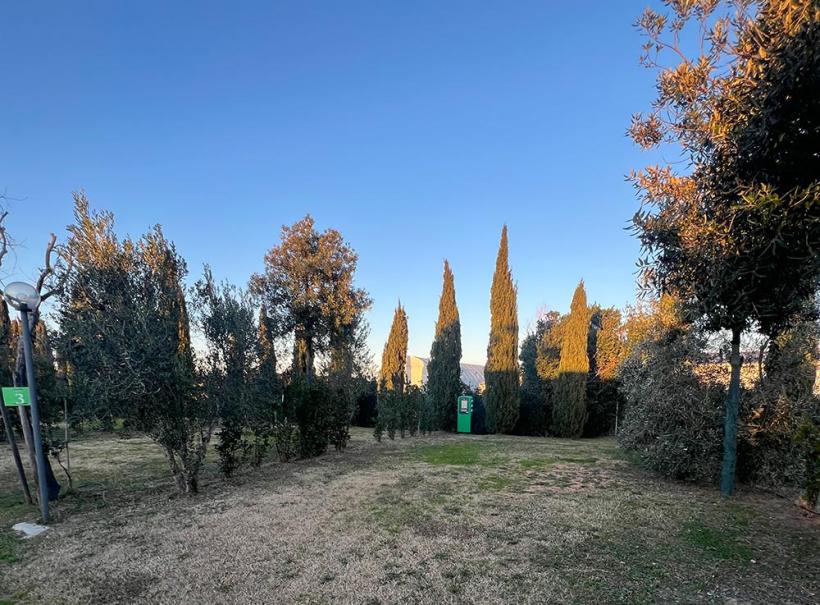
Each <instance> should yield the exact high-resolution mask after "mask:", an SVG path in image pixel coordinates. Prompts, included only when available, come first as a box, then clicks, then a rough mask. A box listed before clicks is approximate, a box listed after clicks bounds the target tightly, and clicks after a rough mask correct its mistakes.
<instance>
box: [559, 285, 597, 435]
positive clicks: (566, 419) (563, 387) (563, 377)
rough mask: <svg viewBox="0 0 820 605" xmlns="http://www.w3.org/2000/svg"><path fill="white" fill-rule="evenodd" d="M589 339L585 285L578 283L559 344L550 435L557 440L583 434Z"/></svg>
mask: <svg viewBox="0 0 820 605" xmlns="http://www.w3.org/2000/svg"><path fill="white" fill-rule="evenodd" d="M588 337H589V309H588V308H587V293H586V291H585V290H584V281H583V280H581V282H580V283H579V284H578V287H577V288H575V294H573V296H572V305H571V306H570V312H569V316H568V317H567V320H566V323H565V326H564V330H563V339H562V340H561V359H560V361H559V362H558V379H557V380H556V382H555V398H554V403H553V406H552V431H553V433H555V435H557V436H558V437H580V436H581V433H582V431H583V430H584V423H585V422H586V419H587V402H586V386H587V375H588V374H589V356H588V352H587V341H588Z"/></svg>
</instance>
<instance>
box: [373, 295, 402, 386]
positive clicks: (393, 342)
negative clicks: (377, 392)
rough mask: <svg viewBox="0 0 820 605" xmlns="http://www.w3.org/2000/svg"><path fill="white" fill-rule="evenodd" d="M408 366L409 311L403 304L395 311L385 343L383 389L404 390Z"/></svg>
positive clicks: (382, 372)
mask: <svg viewBox="0 0 820 605" xmlns="http://www.w3.org/2000/svg"><path fill="white" fill-rule="evenodd" d="M406 367H407V313H406V312H405V311H404V308H403V307H402V306H401V303H399V305H398V306H397V307H396V311H395V313H393V325H392V326H391V327H390V335H389V336H388V337H387V342H386V343H385V345H384V352H383V353H382V366H381V369H380V370H379V381H380V383H381V385H382V388H383V389H387V390H389V391H398V392H399V393H401V392H403V391H404V382H405V371H406Z"/></svg>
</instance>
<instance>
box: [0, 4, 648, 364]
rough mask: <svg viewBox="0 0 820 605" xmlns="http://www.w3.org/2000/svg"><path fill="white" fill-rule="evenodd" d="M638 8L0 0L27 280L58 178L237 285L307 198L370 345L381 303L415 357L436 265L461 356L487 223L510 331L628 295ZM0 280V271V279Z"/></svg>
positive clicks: (485, 254) (426, 335) (57, 200)
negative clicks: (339, 241)
mask: <svg viewBox="0 0 820 605" xmlns="http://www.w3.org/2000/svg"><path fill="white" fill-rule="evenodd" d="M645 4H646V3H645V2H640V1H636V2H627V1H613V2H549V1H547V0H543V1H540V2H442V1H434V2H427V1H425V2H375V1H374V2H355V1H354V2H350V1H346V2H308V1H297V2H221V3H212V2H203V3H175V2H147V1H145V2H110V1H98V2H82V1H81V2H62V1H61V2H50V3H48V2H43V3H35V4H31V3H25V2H18V3H12V2H6V3H4V4H3V7H2V8H0V28H1V29H0V74H2V87H0V191H2V190H3V189H5V190H6V192H7V194H8V195H10V196H14V197H17V198H23V201H16V202H12V203H11V216H10V218H9V220H8V225H9V228H10V230H11V232H12V235H13V236H14V237H16V238H17V239H18V240H19V241H20V242H21V244H22V246H21V247H20V249H19V250H18V251H17V255H16V259H13V262H16V265H15V266H14V267H9V268H10V269H11V270H12V271H13V272H14V274H15V276H17V277H24V278H25V277H28V276H30V275H31V274H32V273H33V272H34V269H35V268H36V266H37V265H38V264H39V263H40V262H41V260H40V255H41V250H42V247H43V244H44V242H45V240H46V238H47V236H48V233H49V232H50V231H55V232H57V233H58V234H60V235H61V236H62V234H63V233H64V227H65V225H66V224H67V223H69V222H70V220H71V209H72V206H71V192H72V191H73V190H76V189H78V188H85V189H86V191H87V193H88V195H89V197H90V199H91V201H92V204H93V205H95V206H96V207H104V208H107V209H110V210H112V211H113V212H114V213H115V215H116V218H117V222H118V226H119V231H120V232H121V233H130V234H133V235H138V234H140V233H142V232H143V231H144V230H145V229H146V228H147V227H148V226H149V225H151V224H153V223H161V224H162V225H163V226H164V228H165V231H166V234H167V235H168V236H169V237H170V238H172V239H173V240H175V241H176V243H177V246H178V248H179V250H180V251H181V253H182V254H183V255H184V256H185V258H186V259H187V261H188V264H189V268H190V270H191V274H192V276H193V277H197V276H198V275H199V274H200V273H201V267H202V263H203V262H208V263H210V264H211V265H212V267H213V269H214V273H215V275H216V276H217V277H218V278H227V279H229V280H231V281H233V282H235V283H239V284H244V283H245V282H246V280H247V278H248V276H249V275H250V274H251V273H252V272H254V271H258V270H260V269H261V268H262V257H263V254H264V253H265V251H266V250H267V249H268V248H270V247H271V245H273V244H274V243H275V242H276V241H277V238H278V234H279V228H280V226H281V225H282V224H284V223H292V222H294V221H296V220H298V219H299V218H300V217H301V216H303V215H304V214H305V213H306V212H310V213H311V214H313V216H314V217H315V218H316V220H317V222H318V225H319V226H320V227H322V228H324V227H327V226H332V227H335V228H338V229H339V230H340V231H341V232H342V233H343V234H344V236H345V237H346V238H347V240H348V241H349V242H350V243H351V244H352V245H353V246H354V247H355V248H356V249H357V250H358V252H359V254H360V262H359V278H358V281H359V284H360V285H361V286H363V287H365V288H366V289H368V290H369V291H370V293H371V294H372V296H373V298H374V300H375V304H374V306H373V310H372V312H371V313H370V314H369V320H370V324H371V328H372V335H371V349H372V351H373V353H374V355H375V357H376V360H377V361H378V358H379V356H380V354H381V349H382V346H383V343H384V339H385V337H386V334H387V331H388V329H389V322H390V318H391V316H392V311H393V307H394V306H395V304H396V301H397V299H399V298H401V301H402V303H404V305H405V306H406V308H407V311H408V314H409V318H410V353H411V354H415V355H425V356H426V355H427V354H429V350H430V342H431V339H432V334H433V326H434V323H435V318H436V314H437V306H438V296H439V292H440V288H441V271H442V261H443V259H444V258H448V259H449V260H450V262H451V264H452V266H453V270H454V272H455V278H456V293H457V297H458V304H459V308H460V311H461V318H462V332H463V348H464V361H468V362H482V361H483V360H484V359H485V355H486V343H487V334H488V330H489V315H488V301H489V288H490V282H491V279H492V271H493V267H494V262H495V255H496V250H497V245H498V238H499V234H500V229H501V225H502V224H503V223H505V222H506V223H507V225H508V226H509V230H510V259H511V265H512V270H513V275H514V278H515V279H516V281H517V283H518V292H519V312H520V321H521V325H522V332H523V331H524V329H525V328H526V326H527V325H528V324H530V323H531V322H532V320H533V318H534V317H535V315H536V311H537V309H538V308H539V307H541V306H547V307H550V308H555V309H558V310H562V311H563V310H566V309H567V308H568V306H569V301H570V298H571V296H572V290H573V288H574V287H575V285H576V283H577V282H578V280H579V279H581V278H584V280H585V282H586V285H587V291H588V295H589V298H590V300H593V301H598V302H600V303H602V304H604V305H618V306H623V305H624V304H625V303H627V302H630V301H632V300H633V299H634V293H635V287H634V271H635V258H636V255H637V252H638V247H637V244H636V243H635V241H634V240H633V239H632V237H631V236H630V235H629V233H628V232H627V231H625V230H624V227H625V226H626V224H627V221H628V219H629V218H630V217H631V215H632V213H633V212H634V210H635V206H636V202H635V197H634V194H633V192H632V188H631V186H630V185H629V183H627V182H625V180H624V175H625V174H626V173H628V171H629V170H630V168H632V167H638V166H641V165H643V164H645V163H647V161H648V159H649V158H647V157H646V156H645V155H643V154H641V152H640V151H639V150H637V149H636V148H635V147H634V146H633V145H632V144H631V142H630V141H629V140H628V139H627V138H626V137H625V136H624V133H625V130H626V128H627V126H628V124H629V118H630V115H631V113H632V112H634V111H638V110H642V109H645V108H646V107H647V106H648V102H649V100H650V98H651V96H652V90H653V88H652V86H653V84H652V82H653V75H652V73H651V72H648V71H646V70H644V69H643V68H641V67H640V66H639V65H638V62H637V59H638V55H639V52H640V45H641V39H640V37H639V36H638V34H637V32H636V31H635V30H634V29H633V28H632V26H631V24H632V23H633V21H634V19H635V18H636V17H637V16H638V15H639V14H640V12H641V11H642V10H643V7H644V6H645ZM6 273H7V275H6V277H8V271H7V272H6Z"/></svg>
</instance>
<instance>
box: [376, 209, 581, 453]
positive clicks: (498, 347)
mask: <svg viewBox="0 0 820 605" xmlns="http://www.w3.org/2000/svg"><path fill="white" fill-rule="evenodd" d="M588 335H589V309H588V307H587V300H586V292H585V290H584V283H583V281H581V283H580V284H578V287H577V288H576V290H575V294H574V295H573V299H572V305H571V309H570V313H569V315H568V316H567V319H566V324H565V327H564V329H563V331H562V338H561V343H560V360H559V362H558V372H557V380H556V381H555V386H554V389H555V396H554V398H553V401H554V404H553V406H552V422H551V432H552V433H553V434H555V435H558V436H561V437H580V436H581V434H582V432H583V430H584V425H585V423H586V420H587V416H588V413H587V405H586V389H587V377H588V374H589V357H588V350H587V347H588ZM407 342H408V330H407V313H406V311H405V309H404V308H403V307H402V306H401V303H399V305H398V306H397V307H396V311H395V313H394V315H393V324H392V326H391V329H390V334H389V336H388V339H387V343H386V344H385V347H384V351H383V354H382V364H381V369H380V373H379V397H378V404H377V408H378V412H377V421H376V429H375V434H376V437H377V438H379V439H380V438H381V435H382V433H383V432H384V431H387V432H388V434H389V436H390V438H391V439H392V438H393V437H394V435H395V432H396V431H397V430H398V431H400V432H401V433H402V436H403V435H404V433H405V431H408V430H409V431H411V432H413V431H414V429H415V428H416V426H419V425H420V427H421V429H422V430H424V431H426V430H445V431H453V430H455V428H456V405H455V402H456V399H457V397H458V396H459V395H460V394H463V393H464V392H465V390H466V389H467V386H466V385H464V384H463V383H462V382H461V323H460V320H459V313H458V305H457V304H456V290H455V279H454V277H453V271H452V269H451V268H450V264H449V262H447V261H446V260H445V261H444V275H443V283H442V289H441V297H440V299H439V314H438V320H437V321H436V331H435V337H434V339H433V345H432V349H431V351H430V362H429V364H428V370H427V395H426V401H424V402H421V398H420V397H419V394H417V393H415V392H413V393H409V392H407V391H408V387H407V385H406V384H405V381H406V379H405V375H406V368H407ZM484 378H485V387H486V390H485V393H484V397H483V402H484V406H485V409H486V428H487V430H488V431H489V432H491V433H513V432H514V431H516V429H517V428H518V429H520V427H519V426H518V425H519V413H520V408H521V394H520V388H521V371H520V367H519V346H518V292H517V288H516V285H515V282H514V281H513V278H512V271H511V270H510V264H509V241H508V235H507V226H506V225H504V226H503V228H502V230H501V241H500V242H499V246H498V256H497V258H496V264H495V274H494V275H493V282H492V287H491V289H490V338H489V344H488V346H487V363H486V366H485V368H484Z"/></svg>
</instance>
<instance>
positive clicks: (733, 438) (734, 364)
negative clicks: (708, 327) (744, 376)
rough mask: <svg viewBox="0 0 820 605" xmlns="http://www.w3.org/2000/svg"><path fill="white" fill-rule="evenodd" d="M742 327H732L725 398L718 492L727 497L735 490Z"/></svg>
mask: <svg viewBox="0 0 820 605" xmlns="http://www.w3.org/2000/svg"><path fill="white" fill-rule="evenodd" d="M741 332H742V329H740V328H732V353H731V355H730V357H729V364H730V365H731V368H732V373H731V379H730V380H729V396H728V397H727V399H726V418H725V422H724V425H723V467H722V468H721V471H720V492H721V494H723V496H725V497H729V496H731V495H732V493H733V492H734V490H735V466H736V463H737V418H738V408H739V407H740V367H741V365H742V364H743V359H742V358H741V356H740V334H741Z"/></svg>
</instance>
